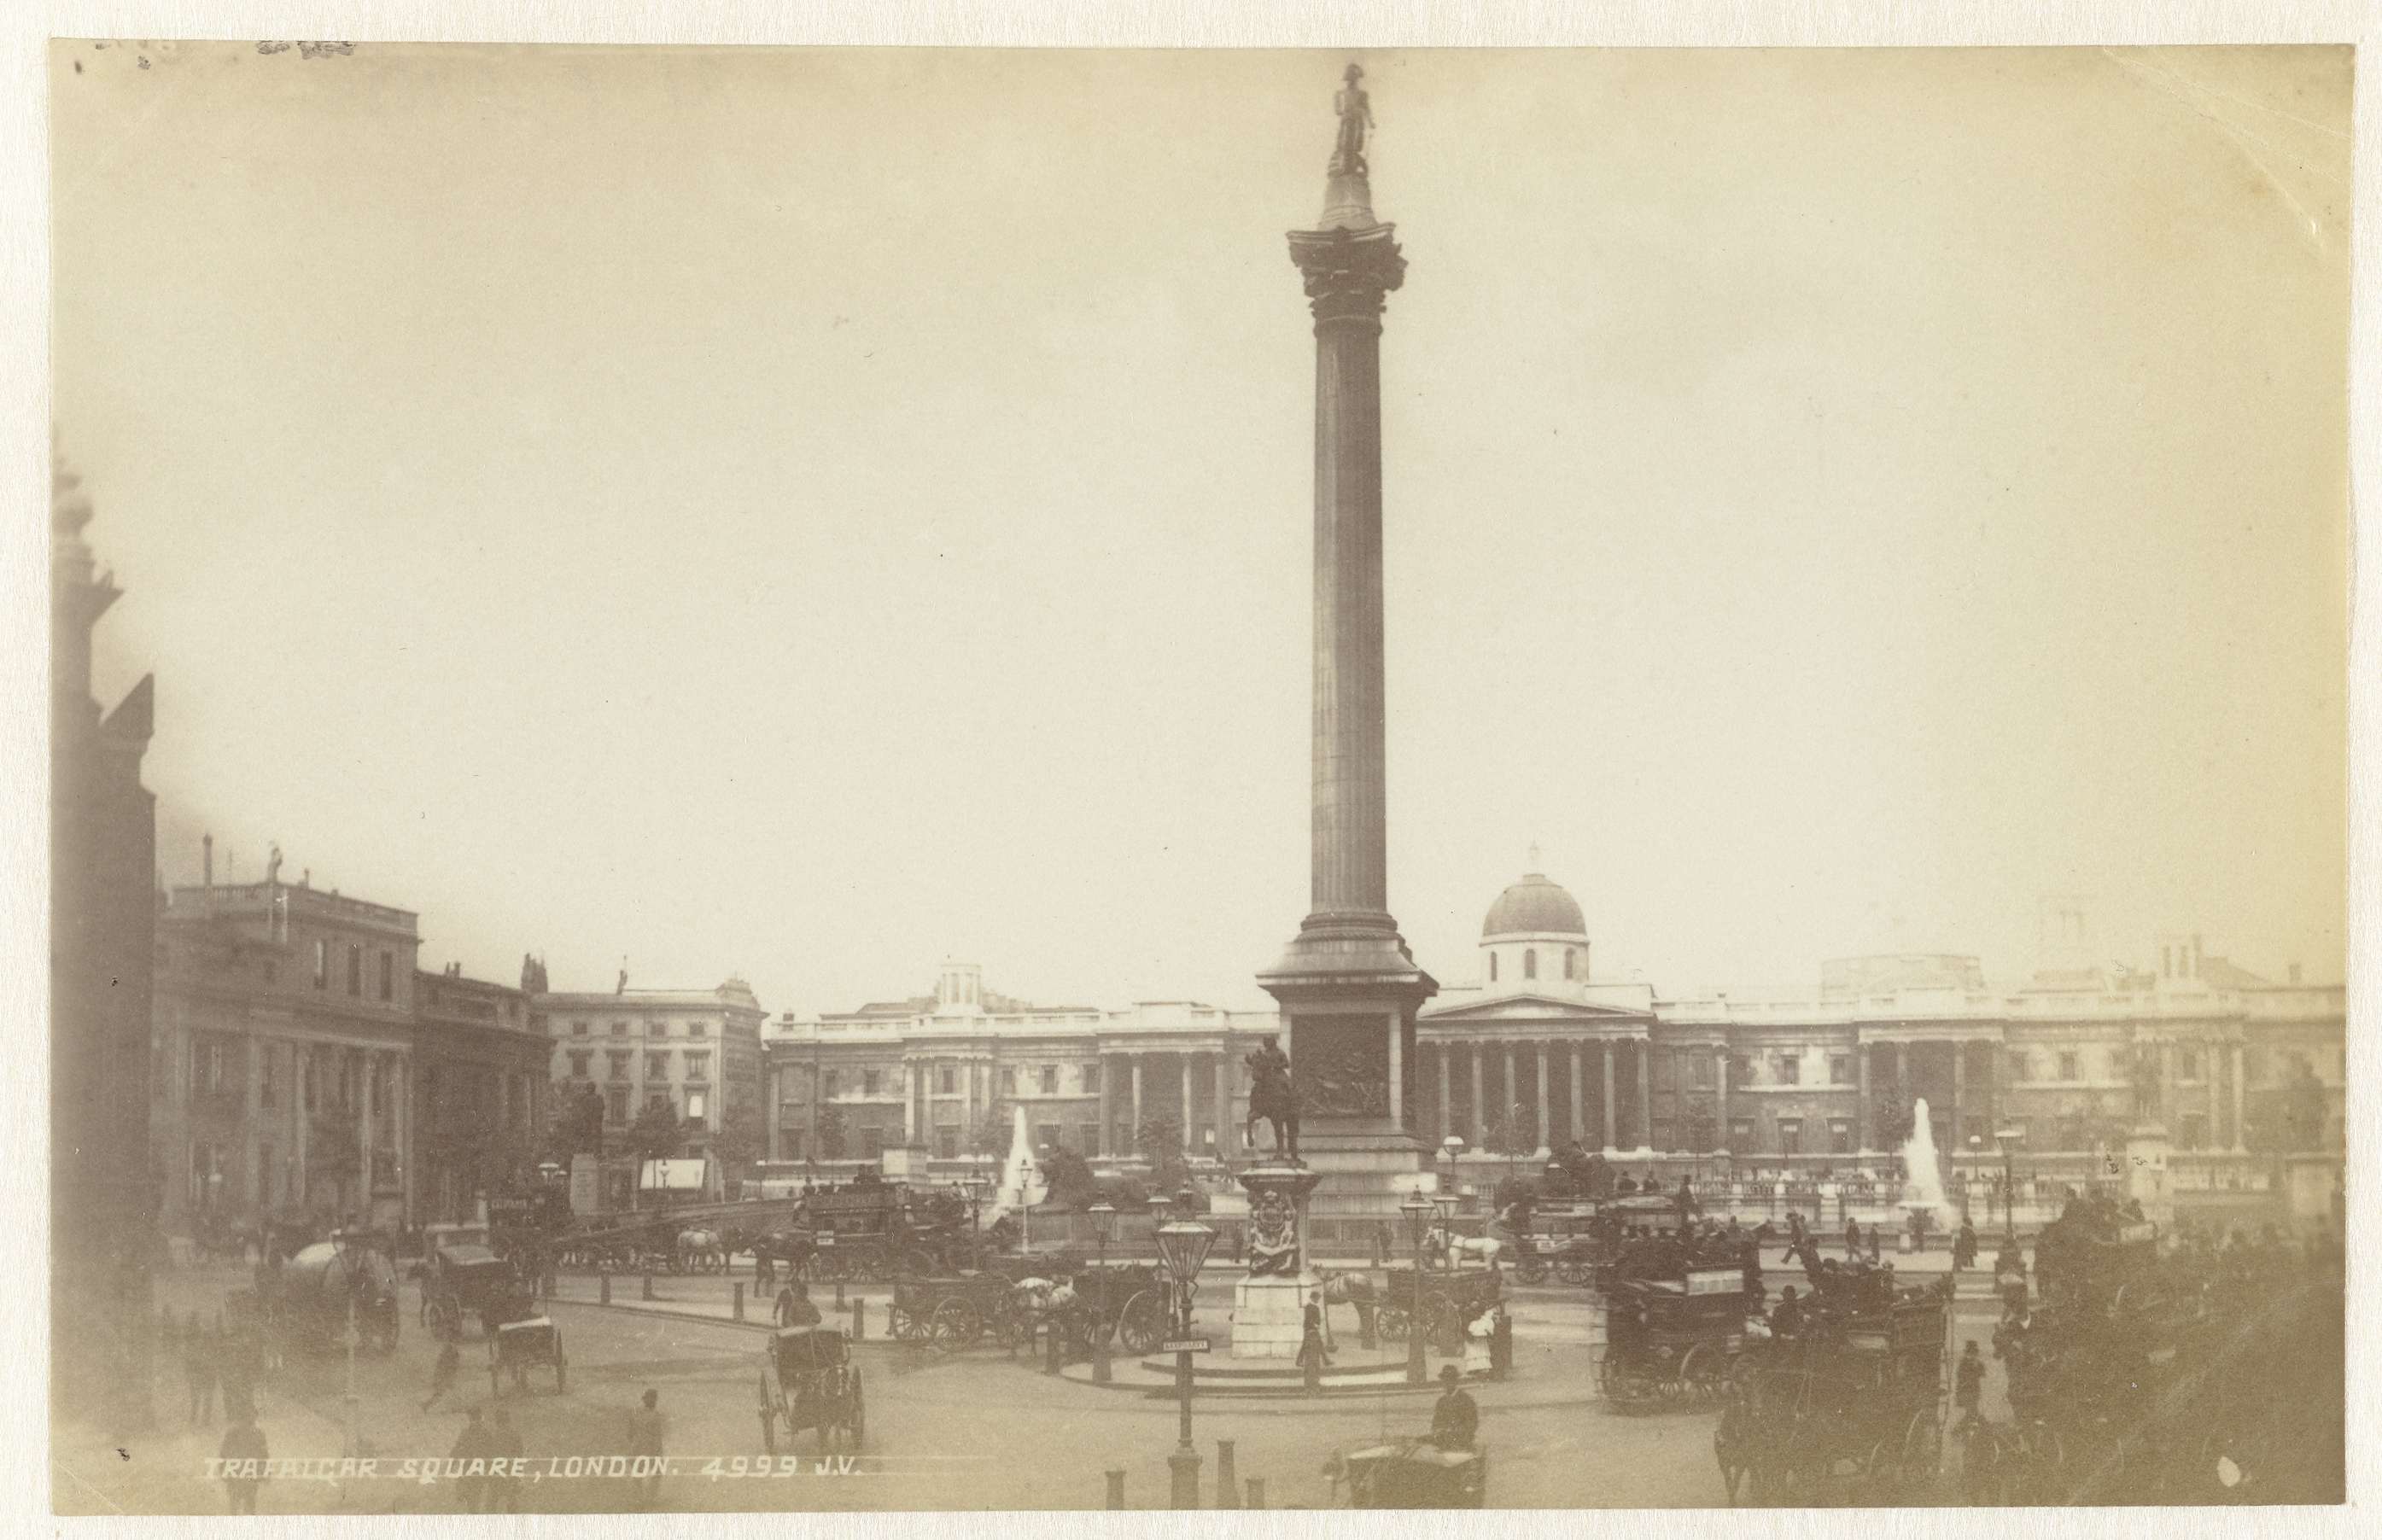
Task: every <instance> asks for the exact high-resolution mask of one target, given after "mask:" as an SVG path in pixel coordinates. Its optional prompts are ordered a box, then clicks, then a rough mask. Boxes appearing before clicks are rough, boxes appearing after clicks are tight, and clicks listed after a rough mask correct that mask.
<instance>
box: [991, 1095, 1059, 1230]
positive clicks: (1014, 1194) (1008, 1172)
mask: <svg viewBox="0 0 2382 1540" xmlns="http://www.w3.org/2000/svg"><path fill="white" fill-rule="evenodd" d="M1011 1110H1012V1111H1013V1112H1014V1113H1015V1114H1016V1120H1015V1122H1014V1123H1013V1126H1012V1131H1011V1133H1010V1137H1009V1158H1008V1159H1007V1160H1006V1161H1004V1162H1002V1163H1001V1185H1000V1186H999V1187H997V1188H995V1189H994V1190H993V1193H992V1202H991V1203H989V1204H986V1205H985V1209H984V1213H983V1215H982V1216H980V1218H981V1222H982V1223H984V1224H987V1225H991V1224H996V1223H998V1222H1000V1220H1001V1217H1002V1216H1004V1215H1008V1214H1011V1213H1014V1212H1018V1211H1021V1210H1024V1209H1029V1208H1032V1207H1033V1206H1034V1205H1035V1204H1038V1203H1040V1202H1041V1201H1042V1200H1043V1199H1044V1198H1047V1197H1049V1196H1050V1184H1049V1182H1048V1181H1046V1180H1045V1179H1044V1178H1043V1174H1042V1169H1041V1167H1038V1166H1037V1165H1035V1164H1034V1143H1033V1142H1032V1141H1031V1140H1029V1139H1027V1138H1026V1136H1025V1108H1024V1107H1022V1106H1020V1107H1013V1108H1011Z"/></svg>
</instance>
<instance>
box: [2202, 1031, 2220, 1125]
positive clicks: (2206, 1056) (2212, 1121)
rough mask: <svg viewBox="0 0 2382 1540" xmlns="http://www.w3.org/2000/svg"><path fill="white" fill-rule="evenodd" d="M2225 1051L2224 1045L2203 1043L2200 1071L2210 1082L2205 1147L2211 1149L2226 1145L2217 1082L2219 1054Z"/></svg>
mask: <svg viewBox="0 0 2382 1540" xmlns="http://www.w3.org/2000/svg"><path fill="white" fill-rule="evenodd" d="M2223 1052H2224V1046H2223V1045H2221V1044H2216V1043H2208V1044H2204V1045H2203V1048H2202V1052H2201V1056H2200V1072H2201V1075H2202V1076H2203V1077H2204V1079H2205V1080H2206V1082H2207V1083H2208V1143H2207V1144H2205V1145H2204V1146H2203V1147H2204V1148H2206V1149H2211V1150H2216V1149H2221V1148H2223V1147H2224V1146H2223V1143H2222V1141H2223V1139H2224V1133H2223V1126H2224V1125H2223V1119H2222V1118H2220V1117H2219V1115H2218V1114H2219V1106H2218V1101H2217V1097H2218V1094H2219V1092H2220V1090H2221V1087H2219V1086H2218V1085H2217V1083H2216V1082H2217V1074H2216V1064H2217V1056H2218V1055H2219V1054H2221V1053H2223Z"/></svg>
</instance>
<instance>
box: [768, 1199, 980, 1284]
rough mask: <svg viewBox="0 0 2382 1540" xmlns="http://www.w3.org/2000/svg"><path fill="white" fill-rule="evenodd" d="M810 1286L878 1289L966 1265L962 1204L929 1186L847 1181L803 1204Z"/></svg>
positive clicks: (965, 1220)
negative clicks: (877, 1286)
mask: <svg viewBox="0 0 2382 1540" xmlns="http://www.w3.org/2000/svg"><path fill="white" fill-rule="evenodd" d="M804 1211H805V1216H806V1217H807V1218H808V1220H809V1222H810V1228H809V1232H808V1233H809V1240H810V1245H811V1252H810V1255H809V1257H808V1258H807V1260H806V1262H805V1264H804V1271H805V1272H806V1274H807V1276H808V1277H811V1278H812V1279H813V1280H814V1281H817V1282H834V1281H837V1280H839V1279H840V1280H842V1281H844V1282H848V1283H882V1282H884V1281H885V1280H886V1279H888V1278H893V1277H904V1276H907V1277H933V1276H936V1275H938V1274H950V1273H955V1272H957V1271H959V1270H960V1267H961V1265H962V1264H963V1263H964V1262H966V1261H967V1260H968V1259H969V1252H970V1250H971V1248H970V1245H969V1236H968V1209H967V1204H966V1202H965V1200H964V1199H962V1198H961V1197H960V1196H959V1195H958V1194H956V1193H953V1192H942V1191H939V1190H938V1189H935V1188H923V1187H910V1186H906V1185H904V1184H902V1183H900V1182H883V1181H875V1182H854V1183H853V1185H851V1186H849V1187H843V1188H839V1189H837V1190H835V1191H833V1192H814V1193H811V1194H810V1195H809V1196H808V1197H807V1198H805V1199H804Z"/></svg>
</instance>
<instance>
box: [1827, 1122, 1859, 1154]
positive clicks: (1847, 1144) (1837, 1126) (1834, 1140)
mask: <svg viewBox="0 0 2382 1540" xmlns="http://www.w3.org/2000/svg"><path fill="white" fill-rule="evenodd" d="M1828 1153H1829V1154H1830V1155H1850V1154H1852V1153H1853V1124H1852V1119H1851V1118H1829V1119H1828Z"/></svg>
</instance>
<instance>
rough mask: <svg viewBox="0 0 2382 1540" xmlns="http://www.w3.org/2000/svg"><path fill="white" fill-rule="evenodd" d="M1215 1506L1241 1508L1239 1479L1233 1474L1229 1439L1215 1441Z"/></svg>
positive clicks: (1231, 1446) (1231, 1450)
mask: <svg viewBox="0 0 2382 1540" xmlns="http://www.w3.org/2000/svg"><path fill="white" fill-rule="evenodd" d="M1216 1506H1217V1507H1218V1508H1238V1507H1240V1506H1241V1478H1240V1477H1239V1476H1237V1475H1235V1474H1234V1473H1233V1441H1232V1440H1231V1439H1229V1438H1219V1439H1217V1440H1216Z"/></svg>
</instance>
